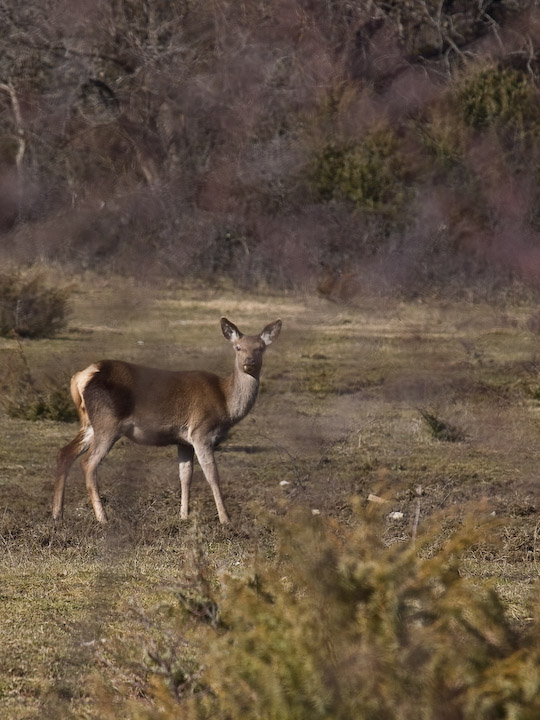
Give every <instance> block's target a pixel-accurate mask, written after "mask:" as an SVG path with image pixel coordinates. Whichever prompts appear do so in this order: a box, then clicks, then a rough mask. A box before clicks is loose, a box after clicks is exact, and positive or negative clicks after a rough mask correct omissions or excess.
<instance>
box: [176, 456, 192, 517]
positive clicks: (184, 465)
mask: <svg viewBox="0 0 540 720" xmlns="http://www.w3.org/2000/svg"><path fill="white" fill-rule="evenodd" d="M178 470H179V473H180V488H181V492H182V500H181V503H180V518H181V519H182V520H186V518H187V516H188V514H189V489H190V487H191V479H192V478H193V448H192V447H191V446H190V445H179V446H178Z"/></svg>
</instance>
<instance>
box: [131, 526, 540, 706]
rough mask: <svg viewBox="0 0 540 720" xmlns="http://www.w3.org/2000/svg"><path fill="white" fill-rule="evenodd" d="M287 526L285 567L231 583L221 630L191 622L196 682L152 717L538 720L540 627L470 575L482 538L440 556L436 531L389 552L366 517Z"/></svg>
mask: <svg viewBox="0 0 540 720" xmlns="http://www.w3.org/2000/svg"><path fill="white" fill-rule="evenodd" d="M279 525H280V529H279V533H280V551H279V556H278V558H277V560H276V561H272V562H270V561H262V562H261V563H259V567H258V568H257V570H256V572H255V574H253V575H252V576H251V577H249V578H241V579H238V578H232V577H227V578H224V579H222V581H221V582H220V583H219V586H218V587H217V589H216V590H215V593H214V592H212V595H213V598H212V599H211V600H209V602H211V603H212V607H214V606H215V607H217V608H219V611H218V617H219V621H218V622H217V623H208V622H204V623H203V622H195V623H194V626H195V627H194V630H195V634H194V635H193V638H194V642H195V645H196V647H197V648H198V661H199V663H200V673H199V674H198V675H197V681H196V682H195V683H192V684H190V685H187V686H186V685H184V686H183V688H182V691H181V692H177V690H178V688H176V690H175V692H171V690H170V683H169V684H168V685H162V684H160V683H158V684H157V685H156V686H155V687H156V688H157V689H156V690H155V692H156V696H155V700H156V704H155V705H154V709H153V710H152V711H148V710H144V711H143V712H142V715H141V717H145V718H149V717H151V718H160V719H161V720H168V719H169V718H173V717H174V718H176V717H182V718H189V719H192V720H202V719H203V718H204V719H205V720H206V719H209V718H213V719H218V720H240V719H242V720H261V719H263V718H264V720H278V719H279V720H289V719H291V720H304V719H305V720H308V719H309V720H317V719H320V720H323V719H324V720H328V719H330V718H332V720H350V719H351V718H361V719H362V720H418V719H419V718H422V719H425V720H428V719H429V720H432V719H435V718H436V719H437V720H458V719H459V720H465V719H470V720H495V719H499V718H501V719H502V718H508V720H510V718H520V719H521V718H530V719H531V720H532V718H536V717H540V663H539V660H540V656H539V654H540V642H539V640H538V637H539V636H538V622H537V621H535V623H533V624H531V625H530V626H528V627H525V628H522V629H516V628H515V627H512V625H511V623H510V622H509V621H508V618H507V616H506V612H505V607H504V604H503V603H502V601H501V599H500V597H499V595H498V593H497V592H496V590H495V589H494V588H493V587H492V586H490V585H488V584H486V583H483V582H480V581H476V580H474V579H471V578H468V577H466V575H465V574H464V572H463V569H462V563H461V560H462V557H463V553H464V551H465V550H466V549H467V548H468V547H469V546H470V544H471V543H473V542H475V541H476V540H477V538H478V533H477V531H475V530H473V529H466V530H463V531H462V532H460V533H458V534H456V535H455V536H454V537H453V538H451V539H449V540H448V541H447V542H446V543H445V544H444V545H443V546H442V547H441V549H440V550H438V551H437V552H435V551H433V547H435V544H433V542H432V541H433V537H429V534H428V535H427V536H425V537H424V538H423V539H421V540H420V541H418V540H417V542H416V544H415V545H413V544H410V543H397V544H394V545H392V546H390V547H386V546H385V544H384V542H383V541H382V540H381V535H382V527H381V523H380V522H378V521H377V519H376V518H374V517H373V516H370V515H369V514H367V513H363V514H362V516H361V517H360V518H359V522H358V524H357V525H356V527H354V528H347V527H344V526H342V525H339V524H337V523H335V522H331V521H325V520H322V519H321V518H320V517H309V516H307V515H302V514H301V513H299V514H296V515H294V516H293V517H290V518H289V519H287V520H285V521H283V522H280V523H279ZM438 545H440V543H439V544H438ZM430 548H431V549H430ZM534 615H535V617H538V615H537V608H536V609H535V610H534ZM188 617H189V618H191V622H192V623H193V617H194V614H193V613H192V614H189V615H186V617H185V620H186V621H187V620H188ZM184 627H185V624H184ZM172 677H174V674H173V673H171V678H172ZM171 678H169V681H170V679H171Z"/></svg>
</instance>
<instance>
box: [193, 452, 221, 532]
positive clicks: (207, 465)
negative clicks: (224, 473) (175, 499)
mask: <svg viewBox="0 0 540 720" xmlns="http://www.w3.org/2000/svg"><path fill="white" fill-rule="evenodd" d="M194 448H195V454H196V455H197V460H198V461H199V465H200V466H201V468H202V471H203V473H204V477H205V478H206V480H207V482H208V484H209V485H210V488H211V489H212V494H213V495H214V500H215V503H216V508H217V511H218V516H219V522H220V523H222V524H225V523H228V522H229V514H228V513H227V510H226V509H225V504H224V502H223V498H222V497H221V490H220V488H219V473H218V469H217V465H216V460H215V458H214V449H213V447H212V446H211V445H208V444H206V443H198V442H195V443H194Z"/></svg>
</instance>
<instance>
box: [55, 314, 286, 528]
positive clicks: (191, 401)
mask: <svg viewBox="0 0 540 720" xmlns="http://www.w3.org/2000/svg"><path fill="white" fill-rule="evenodd" d="M221 329H222V331H223V335H224V336H225V337H226V338H227V340H229V342H231V343H232V344H233V346H234V350H235V362H234V369H233V372H232V374H231V375H229V376H228V377H226V378H221V377H218V376H217V375H214V374H213V373H209V372H204V371H203V370H192V371H170V370H158V369H156V368H148V367H143V366H142V365H134V364H132V363H128V362H123V361H121V360H101V361H100V362H97V363H95V364H92V365H89V366H88V367H87V368H86V369H85V370H81V372H78V373H75V375H73V377H72V378H71V397H72V398H73V402H74V403H75V406H76V408H77V412H78V414H79V418H80V421H81V428H80V430H79V432H78V433H77V435H76V436H75V437H74V438H73V440H72V441H71V442H70V443H68V444H67V445H66V446H65V447H63V448H62V449H61V450H60V451H59V452H58V457H57V466H56V478H55V484H54V500H53V518H54V519H55V520H61V519H62V512H63V506H64V486H65V482H66V478H67V475H68V473H69V470H70V468H71V466H72V465H73V463H74V462H75V460H76V459H77V458H78V457H80V456H81V455H83V454H84V453H86V455H85V456H84V458H83V460H82V467H83V471H84V475H85V479H86V487H87V489H88V493H89V495H90V500H91V501H92V506H93V508H94V513H95V515H96V518H97V520H98V521H99V522H100V523H105V522H107V516H106V514H105V510H104V508H103V505H102V503H101V498H100V496H99V492H98V486H97V468H98V465H99V464H100V462H101V461H102V460H103V458H104V457H105V456H106V455H107V453H108V452H109V451H110V449H111V448H112V446H113V445H114V443H115V442H116V441H117V440H118V439H119V438H121V437H122V436H126V437H128V438H130V440H133V441H134V442H136V443H139V444H141V445H154V446H158V445H177V447H178V463H179V469H180V484H181V491H182V500H181V505H180V516H181V518H183V519H185V518H187V516H188V512H189V489H190V485H191V479H192V476H193V459H194V455H196V456H197V460H198V461H199V464H200V466H201V468H202V471H203V473H204V476H205V478H206V480H207V481H208V484H209V485H210V487H211V489H212V493H213V495H214V500H215V502H216V507H217V511H218V515H219V520H220V522H222V523H226V522H228V521H229V515H228V513H227V510H226V509H225V505H224V503H223V498H222V497H221V490H220V487H219V475H218V470H217V466H216V461H215V458H214V448H215V446H216V445H217V444H218V443H219V442H220V441H221V440H223V439H224V438H225V437H226V435H227V432H228V430H229V429H230V428H231V427H232V426H233V425H235V424H236V423H237V422H239V421H240V420H242V418H244V417H245V416H246V415H247V414H248V412H249V411H250V410H251V408H252V407H253V405H254V404H255V400H256V399H257V393H258V390H259V375H260V372H261V367H262V361H263V354H264V351H265V350H266V348H267V347H268V345H270V343H271V342H273V341H274V340H275V339H276V338H277V336H278V335H279V333H280V330H281V320H276V321H275V322H273V323H271V324H270V325H267V326H266V327H265V328H264V330H263V331H262V332H261V333H260V334H259V335H243V334H242V333H241V332H240V330H239V329H238V328H237V327H236V325H234V324H233V323H232V322H230V321H229V320H227V318H224V317H223V318H221Z"/></svg>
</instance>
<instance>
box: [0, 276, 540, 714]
mask: <svg viewBox="0 0 540 720" xmlns="http://www.w3.org/2000/svg"><path fill="white" fill-rule="evenodd" d="M537 312H538V311H537V308H536V307H535V306H533V305H527V304H511V303H508V304H505V305H487V304H486V305H481V304H472V303H466V302H463V303H450V302H435V301H427V300H426V301H414V302H401V301H399V300H396V299H381V298H364V299H359V300H358V301H357V302H355V303H354V304H349V305H340V304H335V303H331V302H328V301H327V300H324V299H322V298H317V297H313V296H301V295H293V294H291V295H281V296H276V295H272V294H271V293H267V294H265V293H261V294H259V295H249V294H241V293H239V292H238V291H234V292H233V291H231V290H229V289H227V288H214V289H208V288H201V287H182V286H169V287H141V286H137V285H134V284H131V283H129V282H126V281H120V280H114V281H113V280H102V279H96V278H86V279H83V280H81V281H80V283H78V284H77V288H76V290H75V291H74V293H73V296H72V300H71V315H70V321H69V325H68V329H67V330H66V331H65V332H63V333H62V334H61V335H60V336H58V337H57V338H55V339H48V340H34V341H23V342H22V344H20V345H19V344H18V343H17V342H16V341H15V340H8V339H0V368H2V369H3V371H4V378H3V379H2V378H0V385H1V386H2V388H3V389H2V392H3V405H2V407H3V410H2V411H1V412H0V438H1V441H0V544H1V548H2V552H1V553H0V598H1V602H2V613H1V616H0V647H1V648H2V652H1V653H0V714H1V716H2V717H3V718H6V719H7V720H23V719H28V718H63V717H66V718H68V717H69V718H101V717H105V712H104V709H103V708H104V707H105V706H107V707H117V708H121V707H123V706H122V703H123V702H124V701H125V699H126V698H127V699H131V700H133V701H134V702H136V701H137V700H138V699H140V698H144V694H145V688H146V685H147V683H148V679H149V677H150V675H151V674H152V672H153V671H156V666H155V662H154V665H153V664H152V661H151V658H152V656H155V655H156V652H157V651H156V649H155V648H156V647H162V646H164V647H165V646H167V642H168V636H167V633H168V632H169V630H170V628H168V625H167V623H166V622H162V620H163V618H164V617H165V616H166V614H167V609H166V608H167V606H168V605H167V604H168V602H169V601H170V598H171V594H172V593H173V592H174V588H175V587H177V586H179V585H182V584H183V583H186V582H187V581H188V580H189V578H190V577H191V576H192V574H193V571H194V567H196V566H197V562H198V560H197V558H199V557H200V556H201V555H202V556H204V561H205V563H207V564H208V565H209V566H210V567H212V568H213V569H214V570H215V571H216V572H217V573H218V574H219V573H221V572H227V573H233V574H238V575H241V574H242V573H244V572H246V571H248V570H249V568H250V566H251V563H252V562H253V560H254V558H256V557H258V556H260V555H265V556H268V557H271V556H272V553H273V552H274V534H273V530H272V528H271V523H269V517H272V516H275V515H280V516H282V515H286V514H287V513H288V512H289V510H290V509H291V508H292V507H293V506H297V505H301V506H304V507H307V508H308V509H309V510H311V511H312V512H314V513H316V514H320V515H321V516H323V517H327V516H331V517H333V518H336V519H337V520H339V521H340V522H341V523H343V524H344V525H345V526H349V525H351V524H354V523H355V522H356V519H355V514H354V511H353V505H354V499H355V498H357V499H359V501H360V503H361V504H367V505H369V504H370V499H369V498H370V496H377V497H378V498H384V499H385V500H386V502H385V504H384V505H383V506H382V507H383V508H384V518H385V519H384V524H383V526H382V532H383V533H384V538H385V542H386V543H388V544H392V543H396V542H410V539H411V535H412V533H413V531H415V525H416V524H417V526H418V531H419V532H421V531H422V529H423V528H424V527H426V526H427V525H428V524H429V526H430V527H431V528H433V527H436V528H437V531H436V532H435V533H434V535H433V547H435V546H436V545H437V544H441V543H444V542H445V541H446V540H447V539H448V538H449V537H450V535H451V534H452V532H453V530H454V529H455V528H456V526H457V525H459V523H460V522H461V521H462V520H463V518H465V517H467V516H469V515H471V514H472V515H474V517H475V518H476V519H477V520H478V521H480V520H482V521H489V523H490V525H489V526H488V527H489V529H487V530H485V531H484V532H483V535H482V540H481V542H480V541H479V542H477V543H476V544H475V545H474V546H473V547H472V548H471V549H470V551H469V552H468V554H467V564H466V568H467V572H468V573H470V574H471V576H473V577H478V578H482V579H484V578H491V579H492V580H493V583H494V584H495V586H496V587H497V588H498V590H499V591H500V593H501V595H502V597H503V598H504V600H505V602H506V604H507V608H508V615H509V617H510V618H511V619H512V620H513V621H515V622H516V624H520V623H525V622H526V621H527V617H528V616H527V613H528V609H527V608H528V605H527V598H528V595H529V593H530V591H531V587H532V585H533V584H534V583H535V582H536V580H537V578H538V561H539V556H538V547H537V546H538V541H537V537H538V513H537V509H538V507H539V506H540V484H539V482H538V466H539V462H540V445H539V443H538V431H539V422H540V380H539V378H538V363H539V360H538V350H539V346H540V334H539V332H538V331H539V327H540V322H539V319H538V315H537ZM221 315H226V316H227V317H229V318H230V319H231V320H232V321H233V322H235V323H237V324H238V325H239V327H240V329H241V330H243V331H245V332H259V331H260V330H261V329H262V328H263V326H264V325H265V324H266V323H268V322H270V321H272V320H274V319H276V318H277V317H281V318H282V320H283V331H282V334H281V336H280V337H279V339H278V340H277V341H276V343H275V344H274V345H272V347H271V348H269V350H268V352H267V353H266V356H265V365H264V368H263V376H262V385H261V393H260V397H259V399H258V402H257V404H256V406H255V409H254V410H253V411H252V413H251V414H250V415H249V416H248V417H247V418H246V419H245V420H244V421H243V422H242V423H241V424H240V425H238V426H237V427H236V428H234V430H233V432H232V433H231V436H230V439H229V441H228V442H227V443H225V444H224V445H223V446H222V448H221V449H220V450H219V452H218V454H217V460H218V465H219V467H220V471H221V476H222V487H223V493H224V497H225V500H226V503H227V506H228V509H229V512H230V514H231V517H232V523H231V526H230V527H221V526H220V525H219V523H218V521H217V514H216V511H215V506H214V503H213V500H212V497H211V493H210V490H209V488H208V486H207V485H206V483H205V481H204V478H203V477H202V474H201V472H200V470H199V469H198V468H197V469H196V475H195V481H194V486H193V491H192V515H191V518H190V520H189V521H187V522H181V521H180V517H179V505H180V491H179V483H178V480H177V468H176V461H175V460H176V454H175V450H174V448H160V449H156V448H143V447H140V446H135V445H132V444H131V443H129V442H128V441H126V440H121V441H120V442H119V443H118V444H117V445H116V446H115V448H114V449H113V451H112V452H111V454H110V455H109V456H108V458H107V459H106V461H105V462H104V464H103V465H102V467H101V471H100V487H101V491H102V496H103V497H104V500H105V502H106V508H107V512H108V515H109V518H110V520H111V522H110V523H109V525H108V526H107V527H106V528H102V527H100V526H98V525H97V523H96V522H95V521H94V518H93V513H92V509H91V505H90V502H89V499H88V497H87V495H86V491H85V488H84V483H83V481H82V475H81V473H80V470H79V468H78V467H74V468H73V470H72V474H71V476H70V479H69V482H68V487H67V490H66V506H65V519H64V523H63V525H62V526H61V527H59V528H54V527H53V524H52V522H51V519H50V504H51V499H52V477H53V472H54V464H55V456H56V452H57V450H58V449H59V447H61V446H62V445H63V444H65V443H66V442H67V441H68V440H70V439H71V438H72V437H73V435H74V434H75V432H76V425H75V424H66V423H55V422H51V421H41V422H30V421H27V420H22V419H14V418H11V417H9V416H8V413H7V411H6V407H7V405H8V404H9V401H11V400H12V399H13V398H11V397H10V393H11V391H10V387H9V379H10V378H12V377H13V376H14V375H15V374H16V373H17V368H18V367H19V366H20V365H21V364H22V363H23V362H24V361H23V356H24V358H25V362H26V363H27V364H28V367H29V368H30V371H31V373H32V377H33V379H34V382H35V383H36V385H38V386H46V384H47V382H55V383H61V384H62V386H63V387H64V388H65V393H66V395H67V393H68V386H69V377H70V375H71V374H72V373H73V372H74V371H75V370H78V369H81V368H83V367H84V366H85V365H87V364H89V363H90V362H92V361H94V360H97V359H101V358H106V357H116V358H122V359H126V360H131V361H135V362H139V363H142V364H147V365H158V366H160V367H166V368H175V369H188V368H200V367H204V368H206V369H208V370H211V371H215V372H218V373H222V374H226V373H227V372H228V371H229V369H230V368H232V357H231V350H230V347H229V345H228V343H227V342H226V341H225V340H224V338H223V337H222V335H221V332H220V328H219V318H220V316H221ZM372 500H373V497H372V498H371V504H374V503H373V502H372ZM427 552H429V548H428V549H427ZM171 642H172V641H171ZM152 648H154V649H152ZM158 669H159V668H158ZM117 713H118V714H117V715H116V717H128V716H129V717H131V716H130V715H129V714H128V712H127V710H121V709H119V710H117ZM114 716H115V715H114V713H112V715H111V717H114Z"/></svg>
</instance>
